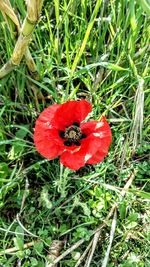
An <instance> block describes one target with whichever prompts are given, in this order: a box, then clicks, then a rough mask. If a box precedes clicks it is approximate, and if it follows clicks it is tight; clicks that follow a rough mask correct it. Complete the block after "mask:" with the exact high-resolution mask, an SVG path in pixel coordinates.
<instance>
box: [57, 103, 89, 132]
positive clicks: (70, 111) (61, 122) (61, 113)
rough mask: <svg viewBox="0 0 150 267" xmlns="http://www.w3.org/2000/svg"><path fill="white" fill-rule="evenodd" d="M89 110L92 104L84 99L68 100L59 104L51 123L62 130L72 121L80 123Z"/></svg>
mask: <svg viewBox="0 0 150 267" xmlns="http://www.w3.org/2000/svg"><path fill="white" fill-rule="evenodd" d="M91 110H92V106H91V104H90V103H89V102H88V101H86V100H80V101H75V100H72V101H68V102H66V103H64V104H62V105H60V108H59V109H58V110H57V111H56V113H55V116H54V119H53V123H54V124H55V127H56V128H57V129H59V130H64V129H65V128H66V127H68V126H70V125H72V124H73V123H78V124H80V123H81V121H83V120H84V119H85V118H86V116H87V115H88V113H89V112H91Z"/></svg>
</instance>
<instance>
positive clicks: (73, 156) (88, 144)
mask: <svg viewBox="0 0 150 267" xmlns="http://www.w3.org/2000/svg"><path fill="white" fill-rule="evenodd" d="M100 144H101V140H100V138H99V137H95V136H94V135H92V134H91V135H90V136H89V137H87V138H85V139H83V140H82V142H81V146H80V148H79V147H77V148H76V150H74V151H64V152H63V153H62V155H61V156H60V161H61V163H62V164H63V165H64V166H66V167H68V168H70V169H72V170H78V169H79V168H81V167H83V166H84V165H85V164H86V163H87V161H88V160H89V159H90V158H92V157H93V155H95V153H96V152H97V148H98V147H99V146H100Z"/></svg>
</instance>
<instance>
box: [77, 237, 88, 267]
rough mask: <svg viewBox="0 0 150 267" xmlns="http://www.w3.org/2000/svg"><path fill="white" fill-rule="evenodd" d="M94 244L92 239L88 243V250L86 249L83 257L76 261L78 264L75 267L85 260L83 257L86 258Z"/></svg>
mask: <svg viewBox="0 0 150 267" xmlns="http://www.w3.org/2000/svg"><path fill="white" fill-rule="evenodd" d="M92 244H93V240H91V241H90V243H89V244H88V246H87V248H86V250H85V251H84V253H83V254H82V255H81V257H80V258H79V259H78V261H77V262H76V265H75V266H74V267H78V266H80V264H81V262H82V261H83V259H84V258H85V256H86V254H87V253H88V252H89V250H90V248H91V246H92Z"/></svg>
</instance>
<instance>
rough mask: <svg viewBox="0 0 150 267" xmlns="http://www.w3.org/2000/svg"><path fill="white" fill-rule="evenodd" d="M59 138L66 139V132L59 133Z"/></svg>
mask: <svg viewBox="0 0 150 267" xmlns="http://www.w3.org/2000/svg"><path fill="white" fill-rule="evenodd" d="M59 136H60V137H61V138H63V139H64V138H65V132H64V131H59Z"/></svg>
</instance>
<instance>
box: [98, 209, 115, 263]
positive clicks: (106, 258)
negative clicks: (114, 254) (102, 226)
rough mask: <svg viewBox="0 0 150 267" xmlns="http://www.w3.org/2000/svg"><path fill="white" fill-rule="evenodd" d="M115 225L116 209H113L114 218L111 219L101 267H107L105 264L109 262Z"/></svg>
mask: <svg viewBox="0 0 150 267" xmlns="http://www.w3.org/2000/svg"><path fill="white" fill-rule="evenodd" d="M116 225H117V209H115V211H114V217H113V220H112V225H111V231H110V238H109V245H108V247H107V250H106V253H105V257H104V260H103V262H102V266H101V267H107V263H108V261H109V254H110V250H111V247H112V242H113V239H114V235H115V230H116Z"/></svg>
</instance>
